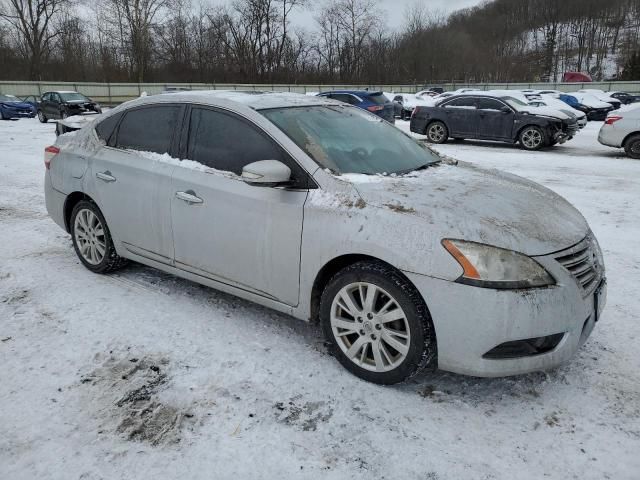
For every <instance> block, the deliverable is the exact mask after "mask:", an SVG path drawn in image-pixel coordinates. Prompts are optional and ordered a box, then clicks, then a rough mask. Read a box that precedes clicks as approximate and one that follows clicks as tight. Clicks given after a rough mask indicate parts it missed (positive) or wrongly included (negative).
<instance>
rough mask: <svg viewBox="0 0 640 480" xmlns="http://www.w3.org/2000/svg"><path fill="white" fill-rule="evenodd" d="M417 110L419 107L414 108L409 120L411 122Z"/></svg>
mask: <svg viewBox="0 0 640 480" xmlns="http://www.w3.org/2000/svg"><path fill="white" fill-rule="evenodd" d="M418 108H420V107H414V108H413V111H412V112H411V120H413V116H414V115H415V114H416V112H417V111H418Z"/></svg>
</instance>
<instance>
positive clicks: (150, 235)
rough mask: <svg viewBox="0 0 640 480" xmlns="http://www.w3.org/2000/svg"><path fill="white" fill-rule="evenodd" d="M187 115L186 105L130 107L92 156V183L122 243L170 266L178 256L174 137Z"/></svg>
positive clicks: (112, 228)
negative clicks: (173, 192)
mask: <svg viewBox="0 0 640 480" xmlns="http://www.w3.org/2000/svg"><path fill="white" fill-rule="evenodd" d="M183 113H184V107H183V106H181V105H166V104H163V105H152V106H145V107H139V108H134V109H131V110H127V111H126V112H124V114H123V115H122V118H121V119H117V118H116V119H115V121H119V123H118V126H117V127H116V130H115V132H113V134H112V135H110V136H109V138H107V139H103V140H105V141H106V142H107V145H105V146H103V147H101V148H100V149H99V150H98V152H97V153H96V154H95V156H93V157H92V159H91V177H90V180H89V181H90V182H92V184H93V185H94V186H95V199H96V202H97V203H98V206H99V207H100V209H101V210H102V213H103V214H104V216H105V219H106V220H107V224H108V225H109V228H110V229H111V232H112V234H113V235H114V238H115V239H116V241H118V242H120V246H121V247H123V248H125V249H126V250H128V251H130V252H131V253H134V254H137V255H141V256H143V257H145V258H149V259H152V260H155V261H158V262H162V263H167V264H168V263H171V262H172V259H173V237H172V235H171V215H170V211H169V209H170V208H171V205H170V199H171V173H172V171H173V169H174V168H175V164H176V163H177V162H178V160H174V159H172V156H175V153H174V149H173V139H174V137H177V135H178V133H176V132H178V129H179V126H180V125H181V120H182V115H183ZM105 121H114V120H113V117H108V118H107V119H106V120H105ZM101 123H102V122H101ZM100 125H101V124H99V125H98V127H97V129H96V130H97V132H98V134H99V135H100ZM105 131H107V132H108V128H107V129H106V130H105Z"/></svg>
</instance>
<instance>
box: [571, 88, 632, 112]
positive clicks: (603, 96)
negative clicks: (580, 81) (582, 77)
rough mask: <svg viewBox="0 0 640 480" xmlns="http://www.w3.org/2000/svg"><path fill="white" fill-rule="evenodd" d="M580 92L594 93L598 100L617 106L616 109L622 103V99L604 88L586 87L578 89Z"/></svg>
mask: <svg viewBox="0 0 640 480" xmlns="http://www.w3.org/2000/svg"><path fill="white" fill-rule="evenodd" d="M578 93H587V94H589V95H593V96H594V97H596V98H597V99H598V100H600V101H602V102H605V103H608V104H609V105H611V106H613V108H615V109H616V110H617V109H618V108H620V106H621V105H622V102H621V101H620V100H618V99H617V98H613V97H612V96H611V95H610V94H609V93H607V92H605V91H604V90H598V89H596V88H584V89H582V90H578Z"/></svg>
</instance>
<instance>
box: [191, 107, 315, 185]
mask: <svg viewBox="0 0 640 480" xmlns="http://www.w3.org/2000/svg"><path fill="white" fill-rule="evenodd" d="M187 159H189V160H194V161H196V162H199V163H201V164H203V165H206V166H208V167H210V168H215V169H216V170H222V171H226V172H233V173H235V174H236V175H241V174H242V169H243V168H244V167H245V165H248V164H250V163H253V162H258V161H260V160H279V161H280V162H282V163H284V164H285V165H287V166H288V167H289V168H290V169H291V177H292V181H293V184H295V185H296V186H303V185H302V184H303V183H304V185H307V184H306V183H305V182H306V179H307V177H308V176H307V175H306V173H305V172H304V170H303V169H302V168H301V167H300V166H299V165H298V164H297V163H295V162H294V161H293V160H291V159H290V157H289V156H288V155H287V154H286V153H285V152H284V150H282V148H280V146H279V145H278V144H276V143H275V142H274V141H273V140H272V139H271V138H269V137H268V136H267V135H266V134H265V133H264V132H262V131H261V130H260V129H259V128H258V127H256V126H255V125H252V124H250V123H249V122H247V121H246V120H244V119H242V118H240V117H238V116H236V115H233V114H230V113H226V112H222V111H219V110H212V109H206V108H194V109H193V110H192V111H191V119H190V122H189V141H188V146H187Z"/></svg>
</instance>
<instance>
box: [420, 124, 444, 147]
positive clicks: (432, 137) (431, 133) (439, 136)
mask: <svg viewBox="0 0 640 480" xmlns="http://www.w3.org/2000/svg"><path fill="white" fill-rule="evenodd" d="M424 134H425V135H426V136H427V139H428V140H429V142H431V143H436V144H439V143H445V142H446V141H447V140H448V139H449V129H448V128H447V126H446V125H445V124H444V123H443V122H441V121H439V120H436V121H435V122H431V123H430V124H429V125H427V128H426V129H425V132H424Z"/></svg>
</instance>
